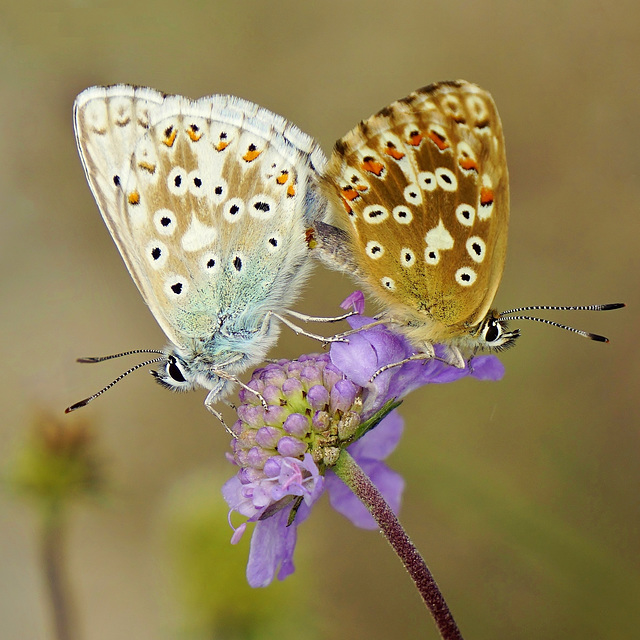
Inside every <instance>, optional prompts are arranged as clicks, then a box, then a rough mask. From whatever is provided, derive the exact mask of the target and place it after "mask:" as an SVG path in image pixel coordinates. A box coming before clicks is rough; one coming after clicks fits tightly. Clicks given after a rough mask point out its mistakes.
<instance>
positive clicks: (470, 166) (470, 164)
mask: <svg viewBox="0 0 640 640" xmlns="http://www.w3.org/2000/svg"><path fill="white" fill-rule="evenodd" d="M458 164H459V165H460V166H461V167H462V168H463V169H466V170H467V171H475V172H476V173H477V171H478V163H477V162H476V161H475V160H474V159H473V158H469V157H464V158H460V160H458Z"/></svg>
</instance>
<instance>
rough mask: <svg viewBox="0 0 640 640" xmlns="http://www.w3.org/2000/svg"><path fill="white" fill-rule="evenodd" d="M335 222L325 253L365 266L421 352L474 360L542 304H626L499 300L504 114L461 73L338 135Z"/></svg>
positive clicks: (387, 317) (320, 237) (320, 230)
mask: <svg viewBox="0 0 640 640" xmlns="http://www.w3.org/2000/svg"><path fill="white" fill-rule="evenodd" d="M323 188H324V191H325V193H326V194H327V195H328V197H329V198H330V200H331V201H332V202H333V204H334V206H333V216H334V220H335V221H336V223H337V225H338V226H337V227H336V226H332V225H329V224H326V223H324V222H318V223H316V225H315V226H314V229H313V230H312V231H311V232H310V234H309V240H310V242H309V244H310V247H311V248H312V249H314V250H315V251H314V253H315V254H316V255H317V256H318V257H319V258H320V259H321V260H322V261H323V262H325V263H327V264H328V265H329V266H330V267H332V268H335V269H339V270H343V271H347V272H349V273H351V274H352V275H354V276H355V277H356V279H357V280H359V281H360V282H361V283H362V285H363V286H364V287H365V288H366V289H368V291H369V293H370V294H372V295H373V296H374V297H375V298H377V299H378V300H379V302H380V303H381V304H382V305H383V307H384V309H385V311H384V312H383V313H382V314H381V316H379V318H380V322H385V323H390V324H392V325H393V326H394V327H396V328H397V329H398V330H399V331H401V332H402V333H404V334H405V335H406V336H407V338H408V339H409V340H410V341H411V343H412V344H413V345H414V346H415V347H416V348H417V350H418V351H419V353H418V354H417V355H416V356H414V358H430V357H433V356H434V349H433V344H434V343H443V344H446V345H447V346H448V352H449V353H448V354H447V360H448V361H449V362H451V363H452V364H456V365H457V366H464V364H465V356H467V355H468V354H470V353H474V352H475V351H476V350H477V349H479V348H484V349H494V350H499V349H504V348H507V347H509V346H511V345H513V344H514V341H515V340H516V338H517V337H518V336H519V331H518V330H517V329H516V330H514V331H509V330H508V327H507V322H508V321H509V320H519V319H529V320H536V321H539V322H545V323H548V324H553V325H556V326H560V327H563V328H565V329H569V330H571V331H575V332H576V333H579V334H581V335H583V336H585V337H588V338H591V339H593V340H599V341H604V342H606V341H607V339H606V338H604V337H603V336H598V335H596V334H591V333H588V332H585V331H580V330H577V329H572V328H570V327H566V326H564V325H560V324H558V323H554V322H551V321H549V320H545V319H542V318H531V317H529V316H518V315H513V314H515V313H518V312H521V311H528V310H531V309H557V310H568V309H571V310H578V309H580V310H591V311H601V310H608V309H617V308H620V307H623V306H624V305H623V304H607V305H590V306H580V307H550V306H532V307H522V308H520V309H511V310H509V311H506V312H503V313H499V312H498V311H497V310H496V309H494V308H493V307H492V305H493V299H494V297H495V295H496V291H497V289H498V285H499V284H500V279H501V277H502V271H503V269H504V262H505V256H506V249H507V230H508V226H509V178H508V171H507V159H506V154H505V143H504V135H503V132H502V123H501V122H500V117H499V115H498V111H497V108H496V105H495V103H494V101H493V99H492V97H491V96H490V95H489V93H487V92H486V91H484V90H483V89H481V88H480V87H478V86H476V85H474V84H471V83H469V82H465V81H462V80H459V81H452V82H440V83H437V84H432V85H429V86H427V87H425V88H423V89H419V90H417V91H414V92H413V93H411V94H410V95H408V96H407V97H406V98H403V99H402V100H399V101H397V102H394V103H392V104H391V105H389V106H388V107H386V108H384V109H382V110H381V111H379V112H378V113H377V114H375V115H374V116H372V117H371V118H369V119H368V120H366V121H364V122H361V123H360V124H359V125H358V126H357V127H356V128H355V129H353V130H352V131H351V132H349V133H348V134H347V135H346V136H344V137H343V138H342V139H341V140H339V141H338V142H337V143H336V145H335V148H334V151H333V155H332V157H331V159H330V161H329V163H328V165H327V168H326V169H325V171H324V180H323Z"/></svg>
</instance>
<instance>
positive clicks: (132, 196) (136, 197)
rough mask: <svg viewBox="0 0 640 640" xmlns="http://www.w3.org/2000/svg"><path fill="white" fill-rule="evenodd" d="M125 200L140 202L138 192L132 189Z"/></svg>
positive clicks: (134, 202)
mask: <svg viewBox="0 0 640 640" xmlns="http://www.w3.org/2000/svg"><path fill="white" fill-rule="evenodd" d="M127 200H128V201H129V204H140V194H139V193H138V192H137V191H132V192H131V193H130V194H129V197H128V198H127Z"/></svg>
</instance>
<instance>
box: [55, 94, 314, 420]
mask: <svg viewBox="0 0 640 640" xmlns="http://www.w3.org/2000/svg"><path fill="white" fill-rule="evenodd" d="M74 127H75V134H76V139H77V144H78V150H79V153H80V158H81V160H82V164H83V166H84V170H85V173H86V177H87V180H88V182H89V186H90V187H91V191H92V192H93V195H94V197H95V199H96V201H97V203H98V207H99V209H100V213H101V214H102V217H103V218H104V221H105V223H106V225H107V227H108V229H109V231H110V233H111V235H112V237H113V239H114V241H115V243H116V245H117V246H118V249H119V250H120V254H121V255H122V258H123V260H124V262H125V264H126V265H127V268H128V270H129V272H130V274H131V276H132V278H133V280H134V281H135V283H136V285H137V286H138V289H139V290H140V293H141V294H142V297H143V298H144V300H145V302H146V303H147V305H149V308H150V309H151V311H152V313H153V315H154V316H155V318H156V320H157V321H158V323H159V325H160V327H161V328H162V329H163V331H164V332H165V334H166V335H167V337H168V338H169V340H170V341H171V344H169V346H168V347H167V348H166V349H164V350H162V351H155V350H136V351H133V352H127V354H119V355H129V354H130V353H141V352H151V353H158V354H161V355H160V356H159V357H157V358H153V359H152V360H149V361H147V362H144V363H140V364H139V365H137V366H135V367H133V368H132V369H131V370H129V371H128V372H126V373H125V374H123V375H122V376H120V377H119V378H118V379H117V380H115V381H114V382H113V383H112V384H111V385H109V386H108V387H106V388H105V389H103V390H102V391H100V392H99V393H97V394H94V395H93V396H91V397H90V398H87V399H85V400H83V401H81V402H78V403H76V404H74V405H72V406H71V407H69V409H67V411H71V410H74V409H77V408H79V407H81V406H84V405H85V404H87V403H88V402H89V401H91V400H93V399H94V398H95V397H97V396H98V395H100V394H101V393H103V392H104V391H106V389H108V388H110V387H111V386H113V384H115V382H117V381H118V380H119V379H121V378H122V377H124V375H127V374H128V373H130V372H131V371H133V370H135V369H137V368H139V367H141V366H145V365H148V364H153V363H156V362H160V363H161V365H160V367H159V368H158V369H157V370H156V371H153V372H152V373H154V375H155V376H156V378H157V380H158V381H159V382H160V383H162V384H163V385H164V386H166V387H169V388H171V389H174V390H185V391H186V390H190V389H194V388H196V387H198V386H200V387H204V388H206V389H208V390H209V393H208V395H207V398H206V401H205V404H206V405H207V407H208V408H209V409H211V410H212V411H213V409H212V408H211V405H212V404H213V403H215V402H216V401H218V400H221V399H223V398H224V397H225V396H226V395H227V394H228V393H229V391H230V388H231V386H232V384H233V383H240V381H239V380H238V378H237V376H238V375H240V374H241V373H242V372H243V371H245V370H246V369H247V368H248V367H250V366H251V365H255V364H256V363H258V362H260V361H262V360H263V359H264V357H265V355H266V353H267V351H268V350H269V348H270V347H271V346H272V345H273V344H274V343H275V341H276V339H277V337H278V333H279V325H278V323H277V322H275V321H274V319H276V318H277V319H279V320H282V321H283V322H285V323H286V324H291V323H290V322H289V321H287V320H286V319H284V318H283V317H282V315H281V314H282V313H291V314H293V315H295V316H297V317H301V318H304V319H308V318H307V317H304V316H302V315H301V314H295V313H293V312H290V311H287V307H288V306H289V305H290V304H291V303H292V302H293V301H294V300H295V298H296V296H297V295H298V293H299V291H300V289H301V287H302V285H303V283H304V281H305V279H306V277H307V275H308V273H309V269H310V265H311V261H310V259H309V254H308V247H307V244H306V242H305V230H306V229H307V228H309V227H310V226H312V224H313V223H314V222H317V221H319V220H322V219H323V217H324V212H325V200H324V198H322V197H321V196H319V195H318V193H317V192H316V191H315V189H314V186H315V183H316V180H317V175H318V172H319V171H321V170H322V169H323V167H324V165H325V163H326V159H325V156H324V154H323V152H322V150H321V149H320V148H319V146H318V145H317V143H316V142H315V141H314V140H313V138H311V137H309V136H308V135H306V134H305V133H303V132H302V131H300V130H299V129H298V128H297V127H296V126H295V125H293V124H292V123H290V122H288V121H287V120H285V119H284V118H282V117H281V116H278V115H276V114H274V113H271V112H270V111H268V110H266V109H263V108H262V107H259V106H258V105H256V104H253V103H251V102H248V101H246V100H242V99H240V98H236V97H233V96H224V95H216V96H209V97H206V98H201V99H200V100H196V101H191V100H189V99H187V98H184V97H181V96H175V95H164V94H162V93H159V92H157V91H155V90H153V89H147V88H141V87H132V86H126V85H116V86H111V87H106V88H105V87H91V88H89V89H87V90H85V91H83V92H82V93H81V94H80V95H79V96H78V97H77V99H76V101H75V105H74ZM309 335H313V334H309ZM110 357H117V356H109V357H107V358H85V359H83V360H82V361H84V362H99V361H102V360H105V359H108V358H110ZM240 384H242V383H240ZM214 413H217V412H215V411H214Z"/></svg>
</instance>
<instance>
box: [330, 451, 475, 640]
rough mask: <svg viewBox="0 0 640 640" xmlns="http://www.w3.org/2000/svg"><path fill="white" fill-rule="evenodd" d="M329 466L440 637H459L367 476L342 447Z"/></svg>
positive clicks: (447, 639) (452, 639)
mask: <svg viewBox="0 0 640 640" xmlns="http://www.w3.org/2000/svg"><path fill="white" fill-rule="evenodd" d="M332 469H333V471H334V472H335V473H336V475H337V476H338V477H339V478H340V479H341V480H342V481H343V482H344V483H345V484H346V485H347V486H348V487H349V488H350V489H351V491H353V492H354V493H355V494H356V495H357V496H358V498H360V500H361V501H362V503H363V504H364V505H365V506H366V507H367V509H368V510H369V512H370V513H371V515H372V516H373V517H374V519H375V521H376V522H377V523H378V525H379V527H380V530H381V532H382V534H383V535H384V536H385V538H386V539H387V541H388V542H389V544H390V545H391V546H392V547H393V549H394V551H395V552H396V553H397V554H398V556H399V558H400V560H402V564H404V566H405V569H406V570H407V571H408V572H409V575H410V576H411V578H412V580H413V581H414V583H415V585H416V587H417V589H418V591H419V592H420V595H421V596H422V599H423V600H424V603H425V604H426V605H427V608H428V609H429V611H430V613H431V616H432V617H433V619H434V621H435V623H436V626H437V627H438V630H439V631H440V636H441V637H442V638H443V639H444V640H462V634H461V633H460V630H459V629H458V626H457V625H456V623H455V620H454V619H453V615H452V614H451V612H450V611H449V607H448V606H447V603H446V602H445V599H444V597H443V596H442V593H441V592H440V589H439V588H438V585H437V584H436V581H435V580H434V579H433V576H432V575H431V572H430V571H429V568H428V567H427V565H426V563H425V561H424V560H423V559H422V556H421V555H420V553H419V552H418V550H417V549H416V548H415V546H414V545H413V543H412V542H411V540H410V539H409V536H408V535H407V534H406V532H405V530H404V529H403V528H402V525H401V524H400V521H399V520H398V518H396V515H395V514H394V513H393V511H392V509H391V507H390V506H389V505H388V504H387V502H386V501H385V499H384V498H383V497H382V494H381V493H380V492H379V491H378V489H377V488H376V487H375V485H374V484H373V483H372V482H371V480H370V478H369V476H367V475H366V474H365V473H364V471H363V470H362V469H361V468H360V466H359V465H358V463H357V462H356V461H355V460H354V459H353V458H352V457H351V455H349V453H347V451H346V450H344V449H343V450H342V452H341V453H340V457H339V458H338V462H337V463H336V464H335V466H334V467H332Z"/></svg>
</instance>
